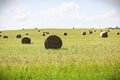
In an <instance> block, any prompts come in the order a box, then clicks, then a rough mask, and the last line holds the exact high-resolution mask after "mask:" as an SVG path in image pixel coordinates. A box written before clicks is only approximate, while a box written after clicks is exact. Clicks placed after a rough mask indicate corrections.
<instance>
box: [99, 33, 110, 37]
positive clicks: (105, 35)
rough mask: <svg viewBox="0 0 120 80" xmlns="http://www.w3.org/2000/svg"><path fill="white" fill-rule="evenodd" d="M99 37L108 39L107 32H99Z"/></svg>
mask: <svg viewBox="0 0 120 80" xmlns="http://www.w3.org/2000/svg"><path fill="white" fill-rule="evenodd" d="M100 37H101V38H107V37H108V33H107V32H101V33H100Z"/></svg>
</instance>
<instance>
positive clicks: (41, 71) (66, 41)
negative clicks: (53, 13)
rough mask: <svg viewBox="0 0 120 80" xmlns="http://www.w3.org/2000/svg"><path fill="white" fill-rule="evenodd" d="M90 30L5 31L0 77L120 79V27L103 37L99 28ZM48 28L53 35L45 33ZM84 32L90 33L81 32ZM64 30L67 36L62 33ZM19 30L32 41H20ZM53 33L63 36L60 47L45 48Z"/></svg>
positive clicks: (19, 79) (0, 43) (11, 79)
mask: <svg viewBox="0 0 120 80" xmlns="http://www.w3.org/2000/svg"><path fill="white" fill-rule="evenodd" d="M88 30H89V29H40V32H38V31H37V30H35V29H29V30H28V29H27V30H13V31H12V30H10V31H2V33H0V34H2V35H8V36H9V38H8V39H3V38H2V37H0V80H120V35H116V32H120V30H118V29H115V30H110V32H109V33H108V35H109V36H108V38H100V37H99V34H100V30H99V29H97V30H96V32H94V33H93V34H88ZM91 30H93V31H94V29H91ZM47 31H48V32H50V34H48V35H46V36H42V32H47ZM83 31H86V32H87V35H85V36H83V35H81V33H82V32H83ZM103 31H106V29H104V30H103ZM64 32H67V33H68V35H67V36H63V33H64ZM18 33H20V34H22V35H23V36H25V33H29V36H30V37H31V40H32V43H31V44H21V39H17V38H16V35H17V34H18ZM52 34H55V35H58V36H59V37H60V38H61V39H62V41H63V45H62V48H61V49H59V50H52V49H49V50H46V49H45V48H44V41H45V39H46V38H47V37H48V36H49V35H52Z"/></svg>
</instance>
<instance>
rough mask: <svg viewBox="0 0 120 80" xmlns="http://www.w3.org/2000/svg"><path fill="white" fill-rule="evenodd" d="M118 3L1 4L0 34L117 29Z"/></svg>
mask: <svg viewBox="0 0 120 80" xmlns="http://www.w3.org/2000/svg"><path fill="white" fill-rule="evenodd" d="M119 5H120V0H0V30H8V29H22V28H72V27H75V28H106V27H116V26H120V8H119Z"/></svg>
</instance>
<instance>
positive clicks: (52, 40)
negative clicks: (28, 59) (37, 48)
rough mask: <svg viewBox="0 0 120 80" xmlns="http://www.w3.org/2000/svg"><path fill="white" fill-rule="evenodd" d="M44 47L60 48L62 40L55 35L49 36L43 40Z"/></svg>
mask: <svg viewBox="0 0 120 80" xmlns="http://www.w3.org/2000/svg"><path fill="white" fill-rule="evenodd" d="M44 45H45V48H46V49H60V48H61V47H62V40H61V38H60V37H58V36H56V35H51V36H49V37H48V38H47V39H46V40H45V42H44Z"/></svg>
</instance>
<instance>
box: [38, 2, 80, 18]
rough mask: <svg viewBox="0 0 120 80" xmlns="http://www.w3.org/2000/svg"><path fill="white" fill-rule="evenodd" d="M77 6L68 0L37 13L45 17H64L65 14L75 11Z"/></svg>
mask: <svg viewBox="0 0 120 80" xmlns="http://www.w3.org/2000/svg"><path fill="white" fill-rule="evenodd" d="M78 8H79V6H78V5H77V4H76V3H75V2H69V3H64V4H62V5H60V6H57V7H54V8H50V9H48V10H45V11H42V12H41V13H40V14H39V15H40V16H44V17H46V18H64V17H65V16H66V14H68V13H71V12H74V11H76V10H77V9H78Z"/></svg>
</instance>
